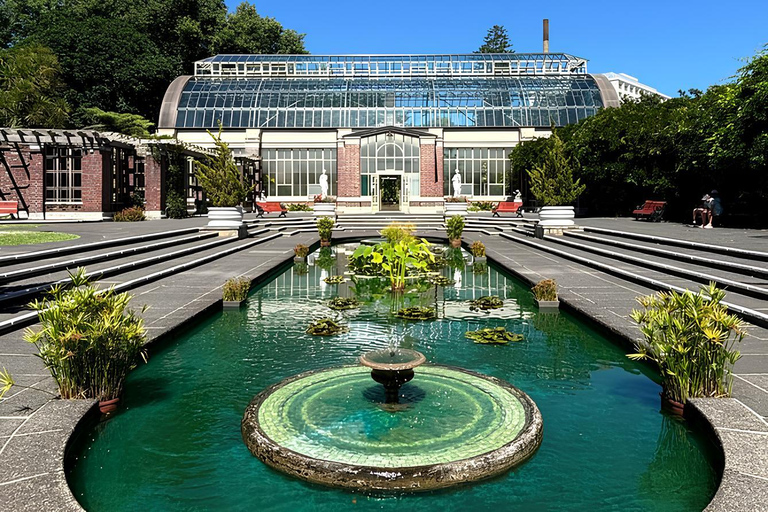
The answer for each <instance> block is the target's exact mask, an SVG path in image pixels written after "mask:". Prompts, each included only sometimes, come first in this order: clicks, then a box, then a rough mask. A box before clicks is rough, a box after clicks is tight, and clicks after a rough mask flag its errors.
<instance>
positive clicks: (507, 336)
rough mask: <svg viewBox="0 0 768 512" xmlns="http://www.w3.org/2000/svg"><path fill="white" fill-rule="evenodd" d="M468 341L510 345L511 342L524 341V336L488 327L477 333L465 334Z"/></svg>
mask: <svg viewBox="0 0 768 512" xmlns="http://www.w3.org/2000/svg"><path fill="white" fill-rule="evenodd" d="M464 336H466V337H467V338H468V339H470V340H473V341H474V342H475V343H483V344H489V343H499V344H503V343H509V342H510V341H522V340H523V335H522V334H515V333H512V332H509V331H508V330H507V329H506V328H505V327H487V328H485V329H478V330H476V331H467V332H465V333H464Z"/></svg>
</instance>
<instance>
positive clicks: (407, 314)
mask: <svg viewBox="0 0 768 512" xmlns="http://www.w3.org/2000/svg"><path fill="white" fill-rule="evenodd" d="M395 316H396V317H398V318H405V319H406V320H431V319H433V318H437V312H436V311H435V308H432V307H428V306H413V307H410V308H402V309H399V310H398V311H397V313H395Z"/></svg>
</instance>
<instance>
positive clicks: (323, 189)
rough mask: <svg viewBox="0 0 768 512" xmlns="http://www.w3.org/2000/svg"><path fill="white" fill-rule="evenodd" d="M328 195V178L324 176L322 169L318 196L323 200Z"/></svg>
mask: <svg viewBox="0 0 768 512" xmlns="http://www.w3.org/2000/svg"><path fill="white" fill-rule="evenodd" d="M327 195H328V176H326V174H325V167H323V174H321V175H320V196H321V199H325V196H327Z"/></svg>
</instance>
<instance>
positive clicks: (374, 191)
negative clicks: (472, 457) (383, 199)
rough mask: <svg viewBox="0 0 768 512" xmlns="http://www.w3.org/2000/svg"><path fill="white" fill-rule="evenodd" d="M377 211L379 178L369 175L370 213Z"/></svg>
mask: <svg viewBox="0 0 768 512" xmlns="http://www.w3.org/2000/svg"><path fill="white" fill-rule="evenodd" d="M378 211H379V176H378V175H376V174H371V212H372V213H376V212H378Z"/></svg>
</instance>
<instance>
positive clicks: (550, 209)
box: [528, 132, 586, 237]
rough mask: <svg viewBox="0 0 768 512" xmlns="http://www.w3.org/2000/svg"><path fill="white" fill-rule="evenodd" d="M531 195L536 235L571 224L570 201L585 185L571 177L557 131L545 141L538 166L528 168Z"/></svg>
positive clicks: (572, 222) (554, 231)
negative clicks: (535, 209)
mask: <svg viewBox="0 0 768 512" xmlns="http://www.w3.org/2000/svg"><path fill="white" fill-rule="evenodd" d="M528 176H529V178H530V181H531V194H533V196H534V197H535V198H536V200H537V201H538V202H539V204H541V205H543V206H542V208H541V210H540V211H539V224H538V225H537V228H536V235H537V236H538V237H542V236H544V232H545V231H547V232H550V233H562V230H563V229H568V228H572V227H573V226H574V221H573V219H574V217H575V215H574V209H573V203H574V202H575V201H576V199H578V197H579V196H580V195H581V194H582V192H584V189H585V188H586V185H582V184H581V182H580V180H578V179H576V180H574V178H573V170H572V169H571V164H570V161H569V160H568V158H566V156H565V145H564V144H563V141H562V140H561V139H560V137H558V135H557V132H555V133H553V134H552V137H550V138H549V140H548V141H547V146H546V150H545V154H544V157H543V159H542V161H541V163H540V164H539V165H537V166H536V167H534V168H533V169H531V170H529V171H528Z"/></svg>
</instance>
